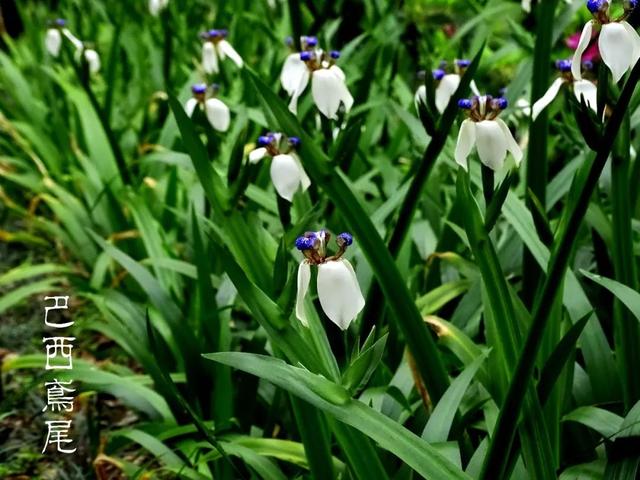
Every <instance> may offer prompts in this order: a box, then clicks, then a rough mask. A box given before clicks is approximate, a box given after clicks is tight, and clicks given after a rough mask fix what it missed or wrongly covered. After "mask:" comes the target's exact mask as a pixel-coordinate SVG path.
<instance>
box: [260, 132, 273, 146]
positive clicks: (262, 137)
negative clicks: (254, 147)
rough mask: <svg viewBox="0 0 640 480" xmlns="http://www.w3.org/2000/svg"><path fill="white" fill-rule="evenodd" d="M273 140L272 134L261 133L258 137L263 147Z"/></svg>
mask: <svg viewBox="0 0 640 480" xmlns="http://www.w3.org/2000/svg"><path fill="white" fill-rule="evenodd" d="M272 140H273V137H272V136H270V135H260V136H259V137H258V145H260V146H261V147H266V146H267V145H270V144H271V141H272Z"/></svg>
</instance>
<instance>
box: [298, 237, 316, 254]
mask: <svg viewBox="0 0 640 480" xmlns="http://www.w3.org/2000/svg"><path fill="white" fill-rule="evenodd" d="M313 240H314V239H313V238H308V237H298V238H296V248H297V249H298V250H300V251H303V250H311V249H312V248H313Z"/></svg>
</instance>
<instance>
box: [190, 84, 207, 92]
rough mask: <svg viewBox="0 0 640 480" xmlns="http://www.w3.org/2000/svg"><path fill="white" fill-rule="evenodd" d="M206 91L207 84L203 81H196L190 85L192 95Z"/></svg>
mask: <svg viewBox="0 0 640 480" xmlns="http://www.w3.org/2000/svg"><path fill="white" fill-rule="evenodd" d="M206 91H207V85H206V84H204V83H196V84H195V85H193V86H192V87H191V92H192V93H193V94H194V95H202V94H203V93H205V92H206Z"/></svg>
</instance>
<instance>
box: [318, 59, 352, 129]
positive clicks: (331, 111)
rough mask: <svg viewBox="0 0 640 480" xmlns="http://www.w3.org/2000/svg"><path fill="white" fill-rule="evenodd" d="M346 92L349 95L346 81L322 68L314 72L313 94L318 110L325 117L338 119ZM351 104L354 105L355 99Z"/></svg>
mask: <svg viewBox="0 0 640 480" xmlns="http://www.w3.org/2000/svg"><path fill="white" fill-rule="evenodd" d="M345 91H346V93H347V94H349V92H348V90H346V86H345V84H344V81H343V80H341V79H340V77H339V75H336V73H335V72H333V71H331V70H330V69H324V68H321V69H320V70H316V71H315V72H313V76H312V77H311V94H312V95H313V101H314V102H315V104H316V106H317V107H318V110H320V113H322V114H323V115H324V116H325V117H327V118H331V119H335V118H337V113H338V108H340V102H342V101H343V96H344V93H345ZM349 97H351V95H349ZM351 103H353V99H351Z"/></svg>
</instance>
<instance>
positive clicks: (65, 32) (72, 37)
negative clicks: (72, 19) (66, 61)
mask: <svg viewBox="0 0 640 480" xmlns="http://www.w3.org/2000/svg"><path fill="white" fill-rule="evenodd" d="M62 34H63V35H64V36H65V38H66V39H67V40H69V41H70V42H71V44H72V45H73V46H74V48H75V49H76V50H82V42H81V41H80V39H79V38H78V37H76V36H75V35H74V34H73V33H71V32H70V31H69V29H68V28H63V29H62Z"/></svg>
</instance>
